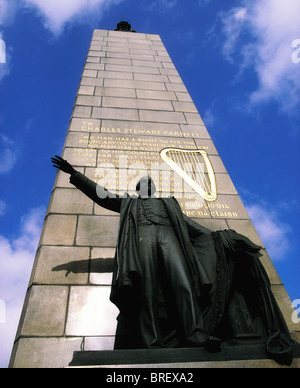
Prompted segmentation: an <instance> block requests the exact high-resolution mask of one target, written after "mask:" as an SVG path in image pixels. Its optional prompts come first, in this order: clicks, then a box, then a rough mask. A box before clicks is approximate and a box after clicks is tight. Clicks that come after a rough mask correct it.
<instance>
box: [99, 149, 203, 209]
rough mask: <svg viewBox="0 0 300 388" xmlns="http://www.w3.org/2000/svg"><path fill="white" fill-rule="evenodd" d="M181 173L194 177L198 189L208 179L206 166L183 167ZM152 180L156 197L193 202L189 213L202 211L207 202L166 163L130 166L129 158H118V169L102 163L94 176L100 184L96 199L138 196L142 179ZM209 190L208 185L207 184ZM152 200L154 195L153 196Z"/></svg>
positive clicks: (141, 163) (125, 156)
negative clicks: (197, 210)
mask: <svg viewBox="0 0 300 388" xmlns="http://www.w3.org/2000/svg"><path fill="white" fill-rule="evenodd" d="M182 171H184V173H185V174H186V175H190V176H193V180H195V181H196V182H198V185H199V187H200V186H203V187H205V183H207V179H206V177H205V174H204V163H197V164H194V165H192V164H191V163H184V164H183V165H182ZM145 176H150V177H151V179H152V181H153V182H154V184H155V186H156V194H155V193H153V196H157V195H159V193H160V194H161V195H163V197H169V196H172V195H174V194H175V193H176V198H186V199H190V200H191V201H188V202H187V203H186V206H188V207H189V208H190V209H199V208H200V207H202V206H203V203H204V199H203V198H201V197H200V196H199V195H197V193H195V192H193V190H191V187H190V185H189V183H188V182H186V180H185V179H182V178H181V177H180V175H178V174H176V173H175V172H174V170H173V169H172V168H171V167H169V166H168V165H167V164H166V163H162V164H159V163H151V165H150V169H149V166H146V165H145V164H144V163H143V162H139V163H133V164H130V165H129V164H128V156H127V155H119V162H118V168H116V167H115V165H113V164H112V163H101V164H100V165H99V166H98V168H97V169H96V172H95V178H96V180H97V183H98V184H97V189H96V191H97V195H98V197H99V198H101V199H104V198H107V197H109V198H116V196H117V195H118V196H122V197H123V198H124V197H126V196H128V195H130V194H129V193H135V192H136V185H137V183H138V182H139V181H140V179H141V178H143V177H145ZM206 186H207V184H206ZM151 196H152V195H151Z"/></svg>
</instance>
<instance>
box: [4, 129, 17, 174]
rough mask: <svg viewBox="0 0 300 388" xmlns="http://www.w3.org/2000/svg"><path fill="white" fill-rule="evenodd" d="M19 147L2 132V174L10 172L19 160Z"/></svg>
mask: <svg viewBox="0 0 300 388" xmlns="http://www.w3.org/2000/svg"><path fill="white" fill-rule="evenodd" d="M17 155H18V148H17V146H16V145H15V144H14V143H13V142H12V141H11V140H10V139H9V138H8V137H6V136H5V135H3V134H0V174H5V173H8V172H10V171H11V170H12V169H13V168H14V166H15V164H16V162H17Z"/></svg>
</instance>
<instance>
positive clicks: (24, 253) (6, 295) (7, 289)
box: [0, 207, 45, 367]
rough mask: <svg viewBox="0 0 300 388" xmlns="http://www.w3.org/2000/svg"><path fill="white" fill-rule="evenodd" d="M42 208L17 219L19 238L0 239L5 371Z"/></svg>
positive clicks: (0, 335) (1, 362) (0, 339)
mask: <svg viewBox="0 0 300 388" xmlns="http://www.w3.org/2000/svg"><path fill="white" fill-rule="evenodd" d="M44 215H45V208H43V207H39V208H35V209H32V210H31V211H30V212H29V213H28V214H26V215H25V216H24V217H22V219H21V232H20V235H19V236H18V237H17V238H16V239H14V240H9V239H7V238H5V237H4V236H1V235H0V273H1V282H0V300H1V303H2V306H4V307H5V317H4V318H5V322H4V323H0V343H1V352H0V367H7V365H8V361H9V357H10V353H11V349H12V345H13V340H14V337H15V334H16V330H17V325H18V321H19V318H20V313H21V309H22V305H23V302H24V297H25V292H26V288H27V285H28V281H29V277H30V271H31V268H32V265H33V261H34V256H35V251H36V247H37V244H38V240H39V236H40V233H41V227H42V221H43V218H44Z"/></svg>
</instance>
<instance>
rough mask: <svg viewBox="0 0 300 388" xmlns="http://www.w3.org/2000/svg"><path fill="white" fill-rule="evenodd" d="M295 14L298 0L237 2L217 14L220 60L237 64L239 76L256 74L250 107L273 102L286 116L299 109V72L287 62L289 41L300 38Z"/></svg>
mask: <svg viewBox="0 0 300 388" xmlns="http://www.w3.org/2000/svg"><path fill="white" fill-rule="evenodd" d="M299 15H300V1H299V0H289V1H287V2H285V1H282V0H253V1H251V2H246V1H245V0H241V6H240V7H235V8H232V9H231V10H230V11H228V12H222V13H220V14H219V20H221V23H222V33H223V34H224V36H225V41H224V43H223V54H224V57H225V58H226V60H228V61H229V62H232V63H239V67H240V74H241V73H243V71H244V70H245V69H246V68H252V69H254V71H255V72H256V74H257V77H258V82H259V86H258V88H257V89H256V90H254V91H253V92H252V93H251V95H250V105H251V106H256V105H257V104H259V103H262V102H269V101H271V100H273V101H276V102H277V103H278V104H279V107H280V109H281V110H282V111H283V112H285V113H287V114H290V115H293V114H294V113H296V110H297V109H299V104H300V97H299V96H300V77H299V71H300V70H299V66H298V65H296V64H295V63H293V61H292V59H291V57H292V42H293V41H294V40H295V39H297V38H300V23H299ZM297 107H298V108H297Z"/></svg>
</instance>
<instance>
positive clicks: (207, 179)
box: [10, 22, 300, 368]
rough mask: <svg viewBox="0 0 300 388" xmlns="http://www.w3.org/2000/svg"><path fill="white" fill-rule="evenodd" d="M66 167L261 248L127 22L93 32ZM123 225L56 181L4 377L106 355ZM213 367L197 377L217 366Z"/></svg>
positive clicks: (191, 108) (161, 57)
mask: <svg viewBox="0 0 300 388" xmlns="http://www.w3.org/2000/svg"><path fill="white" fill-rule="evenodd" d="M62 157H64V158H65V159H67V160H68V162H69V163H71V164H72V165H73V166H74V167H75V168H76V170H78V171H79V172H81V173H83V174H84V175H86V176H87V177H89V178H90V179H92V180H94V181H95V182H98V181H100V182H101V183H102V185H103V186H107V187H109V189H110V190H111V191H112V192H115V193H118V194H119V193H125V192H128V193H133V192H134V190H135V186H136V183H137V181H138V180H139V179H140V178H141V177H142V176H144V175H147V174H150V175H151V176H152V178H153V180H154V181H155V183H156V187H157V188H158V195H159V196H161V197H164V196H172V195H174V196H175V197H176V198H177V200H178V202H179V204H180V206H181V208H182V211H183V212H184V213H185V214H186V215H187V216H189V217H190V218H192V219H194V220H195V221H197V222H198V223H200V224H201V225H203V226H204V227H207V228H209V229H211V230H223V229H234V230H236V231H237V232H239V233H242V234H244V235H246V236H247V237H249V238H250V239H251V240H252V241H253V242H254V243H256V244H258V245H262V242H261V240H260V238H259V236H258V235H257V233H256V231H255V229H254V227H253V225H252V222H251V220H250V218H249V216H248V214H247V212H246V210H245V207H244V206H243V204H242V202H241V199H240V197H239V195H238V193H237V191H236V189H235V186H234V184H233V183H232V181H231V179H230V177H229V175H228V173H227V170H226V168H225V166H224V164H223V163H222V160H221V158H220V155H219V153H218V151H217V150H216V148H215V146H214V144H213V141H212V140H211V137H210V135H209V133H208V131H207V129H206V127H205V125H204V123H203V121H202V119H201V117H200V115H199V113H198V111H197V108H196V107H195V105H194V103H193V101H192V99H191V97H190V95H189V93H188V91H187V89H186V87H185V85H184V83H183V81H182V79H181V78H180V76H179V74H178V72H177V70H176V68H175V66H174V64H173V62H172V60H171V58H170V56H169V55H168V53H167V51H166V49H165V47H164V45H163V43H162V41H161V39H160V37H159V36H158V35H151V34H143V33H134V32H133V31H131V30H130V26H128V25H127V24H126V23H124V22H121V23H120V24H119V25H118V28H117V30H115V31H106V30H95V31H94V34H93V38H92V42H91V45H90V48H89V51H88V55H87V59H86V63H85V67H84V70H83V74H82V78H81V80H80V85H79V89H78V94H77V96H76V101H75V105H74V109H73V113H72V116H71V121H70V126H69V129H68V132H67V135H66V141H65V145H64V149H63V152H62ZM49 158H50V155H49ZM118 223H119V215H118V214H117V213H114V212H111V211H108V210H105V209H103V208H101V207H99V206H97V205H96V204H94V203H93V202H92V201H91V200H90V199H88V198H87V197H85V196H84V195H83V194H82V193H81V192H80V191H79V190H77V189H76V188H74V186H72V185H71V184H70V183H69V180H68V176H67V175H65V174H63V173H62V172H58V173H57V176H56V179H55V183H54V186H53V191H52V194H51V198H50V202H49V207H48V210H47V214H46V218H45V222H44V226H43V230H42V234H41V238H40V242H39V246H38V250H37V254H36V259H35V263H34V267H33V270H32V275H31V278H30V282H29V285H28V291H27V294H26V299H25V302H24V307H23V312H22V315H21V319H20V324H19V328H18V331H17V334H16V338H15V344H14V348H13V352H12V357H11V362H10V366H11V367H16V368H17V367H66V366H68V365H69V363H70V362H71V360H72V358H73V354H74V352H80V351H81V352H89V351H112V350H113V344H114V336H115V330H116V317H117V314H118V310H117V308H116V307H115V306H114V305H113V304H112V303H111V302H110V301H109V294H110V284H111V280H112V266H113V257H114V254H115V247H116V241H117V234H118ZM262 253H263V256H262V258H261V260H262V263H263V265H264V267H265V269H266V271H267V273H268V275H269V278H270V280H271V284H272V290H273V293H274V295H275V298H276V300H277V302H278V304H279V306H280V308H281V310H282V313H283V315H284V318H285V320H286V323H287V325H288V328H289V330H290V331H291V332H292V335H293V337H294V338H295V339H297V338H298V340H299V333H300V327H299V324H295V323H293V321H292V314H293V309H292V303H291V301H290V299H289V297H288V295H287V292H286V290H285V288H284V286H283V284H282V282H281V280H280V278H279V276H278V274H277V273H276V271H275V269H274V267H273V265H272V262H271V260H270V258H269V256H268V254H267V252H266V250H265V249H264V248H263V250H262ZM185 351H186V350H185ZM191 353H193V354H195V352H194V350H193V351H192V350H191ZM185 354H187V353H185ZM208 361H209V360H205V358H204V359H202V360H201V361H199V360H197V359H195V360H194V364H193V365H194V366H218V365H221V364H223V363H222V362H221V361H219V364H218V361H213V362H212V361H210V362H208ZM234 362H235V366H239V365H240V366H244V365H245V362H246V361H245V362H244V361H239V362H238V361H234ZM247 363H248V365H251V366H253V365H254V364H253V363H252V364H251V361H249V360H248V361H247ZM264 363H265V364H264ZM167 365H169V366H170V365H173V364H167ZM181 365H182V364H181ZM190 365H192V364H190ZM259 365H260V366H263V365H265V366H270V365H271V366H274V365H276V363H275V362H274V361H271V360H260V364H259ZM228 366H230V363H229V364H228Z"/></svg>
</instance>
